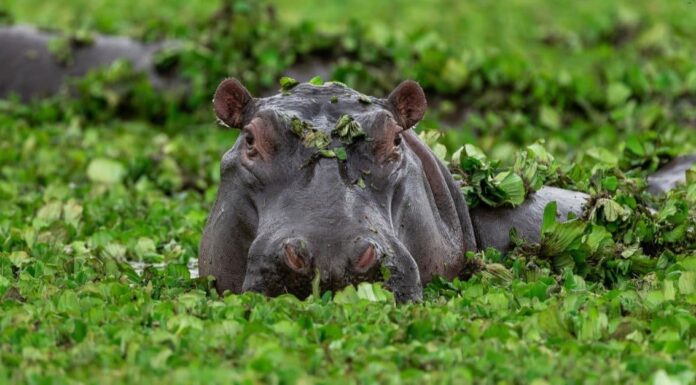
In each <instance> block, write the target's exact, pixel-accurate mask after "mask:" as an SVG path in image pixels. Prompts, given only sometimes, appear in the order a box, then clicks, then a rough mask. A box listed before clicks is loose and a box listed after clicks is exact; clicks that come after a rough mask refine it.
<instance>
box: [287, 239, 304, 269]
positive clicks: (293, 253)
mask: <svg viewBox="0 0 696 385" xmlns="http://www.w3.org/2000/svg"><path fill="white" fill-rule="evenodd" d="M285 261H286V262H287V264H288V266H290V268H292V269H293V270H297V271H299V270H302V269H304V267H305V266H306V263H305V260H304V258H303V257H302V255H301V254H299V253H298V252H297V250H295V247H293V246H292V245H290V244H288V245H285Z"/></svg>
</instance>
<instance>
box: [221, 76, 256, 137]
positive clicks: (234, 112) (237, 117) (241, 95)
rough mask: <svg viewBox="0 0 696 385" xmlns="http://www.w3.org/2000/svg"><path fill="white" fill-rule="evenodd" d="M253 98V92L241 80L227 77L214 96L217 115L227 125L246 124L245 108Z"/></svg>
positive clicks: (233, 126)
mask: <svg viewBox="0 0 696 385" xmlns="http://www.w3.org/2000/svg"><path fill="white" fill-rule="evenodd" d="M252 100H253V98H252V97H251V94H250V93H249V91H247V89H246V88H244V86H243V85H242V83H240V82H239V80H237V79H235V78H229V79H225V80H223V81H222V83H220V85H219V86H218V88H217V90H215V96H214V97H213V107H214V108H215V115H216V116H217V118H218V119H219V120H220V121H221V122H222V123H224V124H225V125H226V126H227V127H232V128H241V127H243V126H244V109H245V108H246V107H247V105H248V104H249V102H251V101H252Z"/></svg>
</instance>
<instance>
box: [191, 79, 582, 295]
mask: <svg viewBox="0 0 696 385" xmlns="http://www.w3.org/2000/svg"><path fill="white" fill-rule="evenodd" d="M426 107H427V101H426V97H425V94H424V92H423V90H422V88H421V87H420V86H419V85H418V83H416V82H414V81H410V80H409V81H405V82H403V83H401V84H400V85H399V86H398V87H396V88H395V89H394V90H393V91H392V92H391V93H390V94H389V96H388V97H386V98H376V97H369V96H365V95H363V94H361V93H359V92H357V91H355V90H352V89H350V88H348V87H347V86H345V85H342V84H340V83H326V84H324V85H313V84H308V83H302V84H299V85H296V86H295V87H294V88H292V89H290V90H285V91H283V92H282V93H280V94H277V95H274V96H270V97H265V98H254V97H252V96H251V95H250V94H249V92H248V91H247V90H246V88H245V87H244V86H243V85H242V84H241V83H240V82H239V81H238V80H236V79H226V80H224V81H223V82H222V83H221V84H220V85H219V87H218V88H217V90H216V92H215V95H214V98H213V108H214V111H215V114H216V116H217V119H218V120H219V122H220V123H221V124H222V125H224V126H227V127H232V128H238V129H240V130H241V133H240V135H239V137H238V139H237V141H236V143H235V144H234V145H233V146H232V148H231V149H230V150H228V151H227V152H226V153H225V154H224V155H223V157H222V161H221V165H220V173H221V181H220V187H219V190H218V194H217V199H216V201H215V203H214V205H213V208H212V211H211V213H210V215H209V217H208V220H207V223H206V226H205V230H204V233H203V237H202V240H201V243H200V252H199V271H200V274H201V276H213V277H215V285H216V288H217V290H218V291H220V292H224V291H226V290H229V291H231V292H233V293H239V292H243V291H257V292H261V293H265V294H267V295H269V296H275V295H280V294H283V293H292V294H295V295H297V296H299V297H305V296H307V295H309V293H311V290H312V281H313V279H317V281H315V282H318V283H319V286H320V288H321V289H322V290H331V289H333V290H336V289H340V288H342V287H345V286H347V285H350V284H355V283H358V282H360V281H379V280H384V281H385V285H386V286H387V287H388V288H389V289H391V290H392V291H393V292H394V295H395V298H396V299H397V300H398V301H401V302H403V301H418V300H420V299H421V296H422V288H423V286H424V285H426V284H427V283H428V282H430V281H431V280H432V279H433V278H434V277H436V276H441V277H444V278H447V279H452V278H454V277H457V276H458V275H459V274H460V273H461V272H462V269H463V268H464V267H465V265H466V264H467V258H466V253H467V252H468V251H476V250H481V249H485V248H487V247H497V248H499V249H501V250H506V249H507V248H509V246H510V239H509V236H508V234H509V230H510V229H511V228H513V227H515V228H516V229H517V234H518V236H520V237H522V238H524V239H528V240H531V241H534V240H537V241H538V239H539V233H540V226H541V222H542V217H543V211H544V207H545V205H546V204H547V203H548V202H550V201H552V200H553V201H556V202H557V204H558V218H559V220H563V219H565V218H566V216H567V214H568V213H570V212H573V213H575V214H576V215H579V214H580V213H581V211H582V208H583V204H584V202H585V200H586V199H587V195H585V194H582V193H578V192H573V191H566V190H561V189H556V188H550V187H547V188H542V189H541V190H539V191H538V192H536V193H535V194H532V195H531V196H530V197H529V198H528V200H527V201H526V202H525V203H524V204H523V205H522V206H520V207H518V208H501V209H492V208H485V209H484V208H480V209H475V210H469V208H468V207H467V204H466V201H465V200H464V198H463V197H462V195H461V193H460V186H459V185H458V184H457V183H456V182H455V180H454V178H453V177H452V175H451V174H450V172H449V171H448V169H447V167H446V166H445V165H444V164H443V163H442V162H441V161H440V160H439V159H438V158H437V157H436V156H435V155H434V154H433V153H432V152H431V150H430V148H429V147H428V146H426V145H425V144H424V143H423V142H422V141H421V140H420V139H419V138H418V136H417V135H416V134H415V133H414V132H413V129H412V128H413V127H414V126H415V125H416V124H417V123H418V122H419V121H420V120H421V119H422V117H423V115H424V113H425V111H426Z"/></svg>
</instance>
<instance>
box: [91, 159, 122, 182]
mask: <svg viewBox="0 0 696 385" xmlns="http://www.w3.org/2000/svg"><path fill="white" fill-rule="evenodd" d="M125 175H126V169H125V168H124V167H123V165H122V164H121V163H119V162H118V161H115V160H113V159H108V158H95V159H93V160H92V161H91V162H90V163H89V166H87V177H88V178H89V179H90V180H91V181H92V182H96V183H104V184H116V183H119V182H121V180H123V177H124V176H125Z"/></svg>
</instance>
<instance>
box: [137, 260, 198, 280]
mask: <svg viewBox="0 0 696 385" xmlns="http://www.w3.org/2000/svg"><path fill="white" fill-rule="evenodd" d="M128 264H129V265H131V267H132V268H133V270H135V272H136V273H138V275H143V271H144V270H145V268H146V267H148V266H152V267H154V268H155V269H163V268H164V267H165V266H167V264H166V263H164V262H162V263H145V262H140V261H128ZM186 267H188V271H189V273H191V278H198V259H191V260H189V262H188V264H187V265H186Z"/></svg>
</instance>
